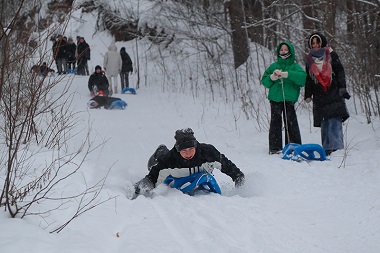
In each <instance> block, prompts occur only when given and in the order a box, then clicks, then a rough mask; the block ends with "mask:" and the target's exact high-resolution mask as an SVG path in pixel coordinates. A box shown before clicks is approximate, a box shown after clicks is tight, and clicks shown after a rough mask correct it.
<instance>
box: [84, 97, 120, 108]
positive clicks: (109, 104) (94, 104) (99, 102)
mask: <svg viewBox="0 0 380 253" xmlns="http://www.w3.org/2000/svg"><path fill="white" fill-rule="evenodd" d="M87 105H88V107H89V108H90V109H98V108H101V107H102V106H104V108H105V109H108V110H112V109H122V110H124V109H125V108H126V107H127V103H126V102H125V101H124V100H121V99H120V98H114V97H106V96H99V95H98V96H95V97H93V98H91V100H90V101H88V102H87Z"/></svg>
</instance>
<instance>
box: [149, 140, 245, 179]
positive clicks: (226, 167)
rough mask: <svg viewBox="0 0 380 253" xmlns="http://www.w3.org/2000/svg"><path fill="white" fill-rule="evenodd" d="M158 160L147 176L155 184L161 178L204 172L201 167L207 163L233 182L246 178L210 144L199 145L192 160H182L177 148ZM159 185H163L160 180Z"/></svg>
mask: <svg viewBox="0 0 380 253" xmlns="http://www.w3.org/2000/svg"><path fill="white" fill-rule="evenodd" d="M157 160H158V163H157V164H155V165H154V166H152V168H151V170H150V172H149V174H148V175H147V176H146V178H147V179H149V181H151V182H152V183H153V184H156V183H157V181H158V178H159V177H160V178H161V179H164V178H166V177H167V176H168V175H172V176H174V177H176V176H177V177H181V176H186V175H190V174H193V173H197V172H202V171H200V167H201V166H205V164H206V163H214V168H215V166H216V167H217V168H218V167H219V168H218V169H220V170H221V172H223V173H225V174H227V175H228V176H230V177H231V178H232V180H233V181H235V180H236V179H238V178H244V174H243V172H241V171H240V169H239V168H238V167H236V165H235V164H234V163H233V162H231V161H230V160H228V159H227V157H225V156H224V155H223V154H221V153H220V152H219V151H218V150H217V149H216V148H215V147H214V146H213V145H210V144H205V143H197V148H196V153H195V155H194V157H193V158H192V159H190V160H186V159H184V158H182V156H181V155H180V153H179V152H178V151H177V150H176V148H175V147H173V148H172V149H171V150H170V151H169V152H167V153H166V154H165V155H163V156H161V157H159V158H158V159H157ZM158 183H161V182H160V180H159V182H158Z"/></svg>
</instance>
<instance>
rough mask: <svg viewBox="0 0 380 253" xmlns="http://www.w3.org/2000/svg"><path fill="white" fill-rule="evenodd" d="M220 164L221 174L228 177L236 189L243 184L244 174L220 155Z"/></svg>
mask: <svg viewBox="0 0 380 253" xmlns="http://www.w3.org/2000/svg"><path fill="white" fill-rule="evenodd" d="M220 163H221V164H222V169H221V172H223V173H224V174H226V175H228V176H230V177H231V178H232V180H233V181H234V182H235V186H236V187H239V186H242V185H243V184H244V181H245V176H244V173H243V172H242V171H241V170H240V169H239V168H238V167H237V166H236V165H235V164H234V163H233V162H231V161H230V160H229V159H228V158H227V157H226V156H225V155H223V154H220Z"/></svg>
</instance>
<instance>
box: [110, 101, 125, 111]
mask: <svg viewBox="0 0 380 253" xmlns="http://www.w3.org/2000/svg"><path fill="white" fill-rule="evenodd" d="M126 107H127V103H126V102H125V101H123V100H116V101H114V102H112V103H111V105H110V107H109V108H108V109H109V110H115V109H118V110H124V109H125V108H126Z"/></svg>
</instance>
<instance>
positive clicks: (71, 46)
mask: <svg viewBox="0 0 380 253" xmlns="http://www.w3.org/2000/svg"><path fill="white" fill-rule="evenodd" d="M76 50H77V46H76V45H75V43H67V44H66V55H67V59H68V60H69V61H70V62H72V61H75V51H76Z"/></svg>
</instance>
